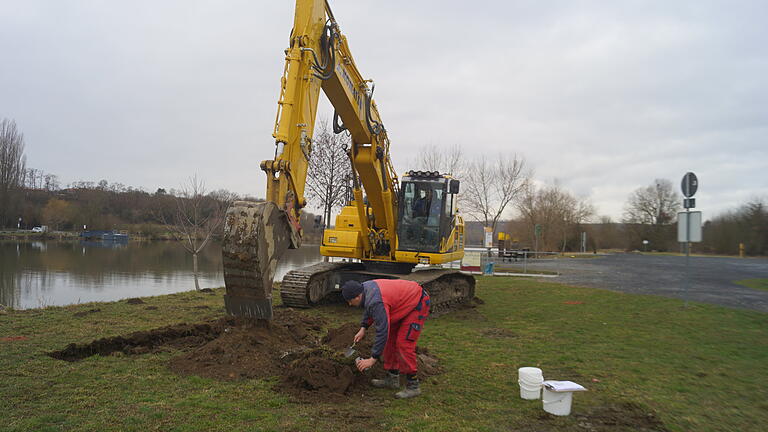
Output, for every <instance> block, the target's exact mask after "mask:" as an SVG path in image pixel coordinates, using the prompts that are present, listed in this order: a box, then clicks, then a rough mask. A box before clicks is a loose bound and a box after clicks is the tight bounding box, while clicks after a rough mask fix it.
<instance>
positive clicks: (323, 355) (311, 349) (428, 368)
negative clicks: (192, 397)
mask: <svg viewBox="0 0 768 432" xmlns="http://www.w3.org/2000/svg"><path fill="white" fill-rule="evenodd" d="M324 325H325V321H324V320H323V319H321V318H317V317H311V316H309V315H306V314H303V313H301V312H297V311H294V310H292V309H278V310H276V311H275V318H274V320H273V321H272V322H271V323H270V324H269V325H268V326H267V325H264V324H259V323H256V322H253V321H249V320H242V319H236V318H232V317H226V318H221V319H218V320H215V321H209V322H205V323H198V324H186V323H185V324H177V325H173V326H167V327H161V328H158V329H154V330H148V331H142V332H135V333H131V334H129V335H126V336H116V337H111V338H103V339H98V340H95V341H93V342H90V343H86V344H70V345H68V346H67V347H66V348H64V349H63V350H60V351H55V352H52V353H50V354H49V355H50V356H51V357H54V358H57V359H61V360H66V361H77V360H81V359H83V358H85V357H88V356H91V355H96V354H99V355H110V354H114V353H122V354H127V355H136V354H145V353H149V352H159V351H165V350H181V351H183V353H182V354H180V355H178V356H176V357H174V358H172V359H171V360H170V362H169V367H170V369H171V370H173V371H174V372H176V373H178V374H181V375H198V376H203V377H207V378H214V379H218V380H238V379H248V378H265V377H271V376H278V377H280V380H279V382H278V384H277V385H276V389H277V390H280V391H284V392H286V393H289V394H292V395H294V396H295V397H296V398H299V399H302V400H307V401H325V400H327V398H328V397H329V396H330V397H336V398H338V397H347V396H352V395H364V394H366V393H367V392H369V391H370V385H369V381H370V379H371V378H373V377H380V376H382V375H383V373H384V372H383V370H382V368H381V366H380V365H376V366H374V367H373V368H372V369H371V370H369V371H366V372H365V373H360V372H358V371H357V368H355V366H354V357H353V358H346V357H344V356H343V352H344V351H345V350H346V348H347V347H348V346H349V345H351V343H352V339H353V337H354V335H355V333H356V332H357V331H358V330H359V326H358V324H357V323H348V324H345V325H342V326H340V327H336V328H331V329H329V330H328V332H327V333H326V334H325V335H323V336H322V337H321V333H322V328H323V326H324ZM368 333H369V334H368V335H366V338H365V339H364V340H363V341H361V342H360V343H358V344H357V345H356V346H355V349H356V350H357V351H358V353H357V355H360V356H362V357H368V356H370V353H371V345H372V343H373V339H374V337H375V336H374V335H375V329H373V328H372V329H370V330H369V331H368ZM417 357H418V365H419V376H420V377H427V376H431V375H435V374H437V373H439V372H440V367H439V365H438V360H437V358H435V357H433V356H431V355H429V353H428V352H427V351H426V350H425V349H422V348H419V349H417Z"/></svg>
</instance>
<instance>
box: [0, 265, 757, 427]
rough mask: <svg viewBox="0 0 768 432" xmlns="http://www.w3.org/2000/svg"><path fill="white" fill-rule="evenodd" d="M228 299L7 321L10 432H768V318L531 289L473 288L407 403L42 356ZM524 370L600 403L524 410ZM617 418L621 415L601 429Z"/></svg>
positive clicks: (101, 306)
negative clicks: (645, 431)
mask: <svg viewBox="0 0 768 432" xmlns="http://www.w3.org/2000/svg"><path fill="white" fill-rule="evenodd" d="M222 294H223V290H216V291H214V292H213V293H197V292H187V293H180V294H172V295H167V296H158V297H150V298H144V302H145V303H144V304H138V305H136V304H127V303H126V302H125V301H121V302H113V303H92V304H86V305H77V306H69V307H51V308H47V309H43V310H26V311H10V312H8V313H6V314H3V315H0V377H2V379H0V394H1V395H2V398H0V412H1V413H3V415H2V417H3V421H2V422H0V430H2V431H26V430H35V431H64V430H67V431H68V430H116V431H117V430H120V431H124V430H125V431H131V430H137V431H154V430H158V431H160V430H161V431H187V430H221V431H236V430H256V431H259V430H264V431H272V430H296V431H300V430H307V431H311V430H371V429H377V430H395V431H444V430H451V431H463V430H467V431H469V430H482V431H508V430H555V431H570V430H612V431H614V430H626V431H630V430H638V429H639V425H638V424H637V423H633V421H636V420H637V419H636V417H637V416H634V417H633V415H634V414H636V413H637V412H640V413H642V415H646V416H647V415H648V414H652V413H655V416H656V418H658V420H659V427H658V429H661V430H664V428H666V429H668V430H673V431H689V430H696V431H720V430H740V431H749V430H759V429H760V428H761V426H759V425H761V424H763V425H764V424H766V423H768V402H767V401H768V387H766V386H765V377H766V376H768V361H766V360H767V359H768V314H763V313H759V312H752V311H742V310H733V309H727V308H722V307H717V306H710V305H703V304H689V307H688V308H687V309H683V308H682V302H680V301H677V300H671V299H665V298H660V297H652V296H637V295H629V294H622V293H615V292H610V291H603V290H596V289H589V288H575V287H569V286H564V285H560V284H555V283H547V282H540V281H537V280H529V279H525V278H478V296H479V297H481V298H482V299H483V300H484V301H485V304H483V305H480V306H478V307H477V308H476V309H471V310H465V311H460V312H456V313H453V314H450V315H445V316H442V317H439V318H436V319H432V320H430V321H429V322H428V324H427V326H426V329H425V332H424V335H423V337H422V339H421V341H420V342H421V344H422V345H425V346H427V347H428V348H429V349H430V352H431V353H433V354H435V355H437V356H438V357H439V358H440V359H441V364H442V365H443V367H444V368H445V370H446V372H445V373H444V374H442V375H439V376H436V377H433V378H430V379H429V380H427V381H426V382H425V383H423V390H424V394H423V396H422V397H420V398H417V399H414V400H408V401H399V400H390V399H385V401H384V402H382V403H377V404H375V405H366V404H358V402H357V401H349V402H345V403H339V402H336V403H333V402H328V403H325V404H315V405H307V404H301V403H297V402H293V401H292V400H291V399H290V398H289V397H287V396H285V395H283V394H279V393H275V392H274V391H273V390H272V384H273V382H272V381H270V380H266V381H262V380H250V381H240V382H218V381H213V380H209V379H203V378H199V377H180V376H177V375H175V374H173V373H172V372H170V371H169V370H168V369H167V367H166V363H167V361H168V359H170V358H171V357H172V356H174V355H175V353H174V352H165V353H157V354H145V355H139V356H106V357H101V356H94V357H90V358H87V359H85V360H82V361H80V362H76V363H67V362H62V361H59V360H54V359H52V358H50V357H48V356H47V355H46V353H47V352H49V351H51V350H54V349H60V348H63V347H64V346H65V345H66V344H68V343H70V342H87V341H91V340H93V339H96V338H101V337H105V336H114V335H120V334H125V333H129V332H132V331H137V330H147V329H151V328H155V327H159V326H163V325H168V324H173V323H179V322H195V321H201V320H206V319H211V318H216V317H219V316H221V315H222V314H223V313H224V311H223V308H222V304H223V301H222ZM96 309H98V311H95V310H96ZM308 313H311V314H318V315H322V316H325V317H327V318H329V319H330V321H331V322H332V323H342V322H348V321H352V320H357V319H358V315H359V311H358V310H354V309H351V308H348V307H342V306H326V307H322V308H318V309H314V310H311V311H309V312H308ZM522 366H537V367H540V368H542V369H543V371H544V374H545V378H548V379H567V380H573V381H576V382H578V383H580V384H583V385H584V386H586V387H587V388H588V389H589V391H588V392H585V393H579V394H577V395H576V396H575V397H574V405H573V410H572V415H571V416H568V417H553V416H550V415H548V414H546V413H544V412H543V411H542V409H541V402H540V401H524V400H521V399H520V398H519V390H518V387H517V383H516V381H517V368H519V367H522ZM382 395H386V391H384V390H382ZM358 407H359V408H358ZM356 410H357V411H358V412H356ZM622 410H624V411H622ZM630 411H631V412H630ZM606 412H609V413H614V414H615V415H614V416H613V418H612V419H609V420H610V421H609V422H608V423H605V422H602V423H601V422H600V421H599V419H600V418H601V416H604V415H605V413H606ZM601 413H602V414H601ZM627 419H629V420H631V421H629V420H627ZM633 419H634V420H633ZM637 421H639V420H637ZM601 425H602V426H601ZM603 426H605V429H603V428H602V427H603ZM658 429H657V430H658Z"/></svg>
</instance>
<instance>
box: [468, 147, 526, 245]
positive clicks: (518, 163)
mask: <svg viewBox="0 0 768 432" xmlns="http://www.w3.org/2000/svg"><path fill="white" fill-rule="evenodd" d="M524 167H525V160H524V159H523V158H521V157H518V156H517V155H512V156H507V155H503V154H500V155H498V156H497V157H495V158H494V159H493V161H489V160H488V159H486V157H485V156H481V157H479V158H477V159H475V160H473V161H472V162H471V163H469V165H468V166H467V171H466V176H465V177H464V180H463V191H462V193H461V195H460V197H461V200H462V201H461V203H462V206H461V207H462V211H463V212H464V213H466V214H468V215H469V216H470V217H472V218H474V219H475V220H478V221H481V222H483V223H484V224H485V226H487V227H491V228H492V229H493V230H494V231H495V230H496V224H497V223H498V222H499V219H500V218H501V216H502V215H503V214H504V211H505V210H506V209H507V206H509V204H510V203H511V202H513V201H514V200H515V199H517V198H518V197H519V195H520V193H521V192H522V191H523V189H524V186H525V184H526V182H527V177H528V175H527V174H526V173H525V172H524Z"/></svg>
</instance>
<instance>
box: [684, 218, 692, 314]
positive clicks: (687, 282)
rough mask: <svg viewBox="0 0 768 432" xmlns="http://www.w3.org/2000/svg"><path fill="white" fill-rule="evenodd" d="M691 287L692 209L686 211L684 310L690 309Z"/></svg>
mask: <svg viewBox="0 0 768 432" xmlns="http://www.w3.org/2000/svg"><path fill="white" fill-rule="evenodd" d="M690 285H691V209H689V208H687V209H685V292H684V293H683V300H684V302H683V308H688V290H689V289H690Z"/></svg>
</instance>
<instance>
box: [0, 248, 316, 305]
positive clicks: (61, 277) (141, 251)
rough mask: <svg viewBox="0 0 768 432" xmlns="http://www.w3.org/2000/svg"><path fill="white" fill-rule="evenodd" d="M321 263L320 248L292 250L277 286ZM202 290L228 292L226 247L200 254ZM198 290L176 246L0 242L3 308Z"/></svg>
mask: <svg viewBox="0 0 768 432" xmlns="http://www.w3.org/2000/svg"><path fill="white" fill-rule="evenodd" d="M320 261H322V257H321V256H320V250H319V247H318V246H303V247H301V248H300V249H296V250H289V251H288V252H287V254H286V257H284V258H283V259H282V260H281V262H280V263H279V264H278V267H277V274H276V275H275V279H276V280H281V279H282V278H283V276H284V275H285V273H287V272H288V271H290V270H292V269H294V268H298V267H303V266H306V265H311V264H314V263H317V262H320ZM199 268H200V275H199V276H200V279H199V280H200V287H201V288H206V287H212V288H213V287H221V286H224V274H223V271H222V266H221V247H220V245H218V244H210V245H208V246H207V247H206V248H205V250H203V251H202V252H201V254H200V259H199ZM193 289H195V282H194V277H193V275H192V256H191V255H189V254H188V253H187V252H186V251H185V250H184V249H183V248H182V247H181V245H180V244H178V243H176V242H128V243H113V242H64V241H62V242H59V241H48V242H39V241H34V242H19V243H17V242H8V241H6V242H0V304H3V305H5V306H11V307H14V308H17V309H28V308H38V307H44V306H59V305H67V304H73V303H86V302H92V301H111V300H118V299H123V298H130V297H142V296H151V295H159V294H169V293H174V292H180V291H189V290H193Z"/></svg>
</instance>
